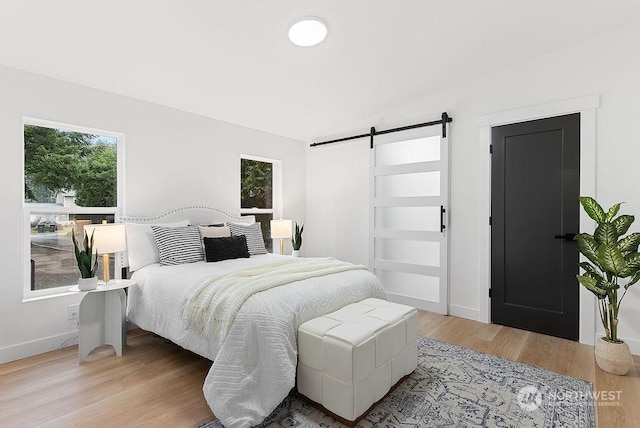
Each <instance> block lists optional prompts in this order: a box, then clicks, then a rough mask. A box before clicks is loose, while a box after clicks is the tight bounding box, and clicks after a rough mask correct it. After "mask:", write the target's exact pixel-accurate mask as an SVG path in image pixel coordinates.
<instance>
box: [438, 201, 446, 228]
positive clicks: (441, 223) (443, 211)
mask: <svg viewBox="0 0 640 428" xmlns="http://www.w3.org/2000/svg"><path fill="white" fill-rule="evenodd" d="M446 212H447V210H445V209H444V206H442V205H440V233H442V232H444V229H445V227H446V226H445V225H444V213H446Z"/></svg>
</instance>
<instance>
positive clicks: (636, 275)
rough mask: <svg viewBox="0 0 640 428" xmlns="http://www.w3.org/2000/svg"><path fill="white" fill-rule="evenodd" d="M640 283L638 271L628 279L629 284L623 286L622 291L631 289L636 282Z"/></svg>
mask: <svg viewBox="0 0 640 428" xmlns="http://www.w3.org/2000/svg"><path fill="white" fill-rule="evenodd" d="M638 281H640V271H639V272H636V273H635V274H634V275H633V276H632V277H631V278H630V279H629V282H627V284H626V285H625V286H624V289H625V290H626V289H627V288H629V287H631V286H632V285H633V284H635V283H636V282H638Z"/></svg>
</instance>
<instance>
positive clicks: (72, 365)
mask: <svg viewBox="0 0 640 428" xmlns="http://www.w3.org/2000/svg"><path fill="white" fill-rule="evenodd" d="M420 334H422V335H423V336H427V337H431V338H433V339H437V340H441V341H444V342H449V343H453V344H456V345H460V346H464V347H467V348H471V349H475V350H478V351H481V352H486V353H490V354H494V355H498V356H500V357H503V358H508V359H511V360H515V361H519V362H522V363H525V364H531V365H535V366H538V367H541V368H544V369H547V370H552V371H555V372H558V373H563V374H566V375H569V376H574V377H578V378H582V379H586V380H588V381H590V382H592V383H593V385H594V391H614V393H615V394H616V396H615V397H614V398H615V400H612V399H611V398H612V397H611V396H610V395H611V394H609V396H605V397H602V398H601V399H599V400H598V401H597V403H596V415H597V420H598V426H599V427H603V428H609V427H638V426H640V357H634V361H635V366H634V367H633V368H632V369H631V372H630V373H629V374H627V375H626V376H614V375H610V374H607V373H604V372H602V371H601V370H600V369H598V367H597V365H596V363H595V359H594V356H593V347H591V346H587V345H581V344H579V343H577V342H572V341H569V340H564V339H558V338H554V337H550V336H545V335H542V334H537V333H531V332H526V331H522V330H517V329H513V328H509V327H502V326H498V325H493V324H482V323H479V322H475V321H470V320H466V319H462V318H457V317H452V316H442V315H436V314H432V313H428V312H421V313H420ZM210 365H211V363H210V362H209V361H208V360H206V359H204V358H201V357H199V356H197V355H194V354H192V353H190V352H188V351H185V350H183V349H182V348H180V347H178V346H176V345H174V344H171V343H167V342H166V341H164V340H163V339H161V338H158V337H156V336H154V335H152V334H150V333H148V332H144V331H142V330H132V331H130V332H129V336H128V345H127V346H126V347H125V348H124V353H123V357H122V358H118V357H115V354H114V351H113V349H112V348H111V347H109V346H107V347H102V348H99V349H97V350H96V351H94V352H92V353H91V354H89V358H88V359H87V361H86V362H84V363H82V364H78V356H77V346H72V347H69V348H65V349H63V350H60V351H52V352H49V353H46V354H42V355H37V356H34V357H31V358H26V359H23V360H19V361H14V362H11V363H7V364H3V365H0V426H2V427H3V428H4V427H28V426H33V427H75V426H79V427H85V426H91V427H95V426H99V427H111V426H113V427H119V428H123V427H131V426H153V427H196V426H198V425H199V424H200V423H203V422H205V421H208V420H210V419H211V418H212V417H213V415H212V413H211V410H210V409H209V406H208V405H207V403H206V401H205V399H204V397H203V395H202V384H203V382H204V378H205V377H206V375H207V372H208V370H209V367H210ZM615 391H621V392H620V393H619V401H618V400H617V396H618V393H617V392H615ZM607 398H609V399H607ZM614 401H615V403H616V404H619V405H617V406H611V405H609V404H611V403H612V402H614Z"/></svg>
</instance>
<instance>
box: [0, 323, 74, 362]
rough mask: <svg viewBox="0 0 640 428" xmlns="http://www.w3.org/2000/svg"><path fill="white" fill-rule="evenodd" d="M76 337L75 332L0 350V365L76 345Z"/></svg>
mask: <svg viewBox="0 0 640 428" xmlns="http://www.w3.org/2000/svg"><path fill="white" fill-rule="evenodd" d="M78 335H79V333H78V331H77V330H76V331H70V332H68V333H63V334H59V335H56V336H49V337H45V338H44V339H37V340H32V341H30V342H24V343H19V344H17V345H11V346H6V347H4V348H0V364H4V363H8V362H10V361H15V360H20V359H22V358H27V357H32V356H34V355H38V354H44V353H45V352H49V351H55V350H57V349H61V348H63V347H67V346H72V345H76V344H77V343H78Z"/></svg>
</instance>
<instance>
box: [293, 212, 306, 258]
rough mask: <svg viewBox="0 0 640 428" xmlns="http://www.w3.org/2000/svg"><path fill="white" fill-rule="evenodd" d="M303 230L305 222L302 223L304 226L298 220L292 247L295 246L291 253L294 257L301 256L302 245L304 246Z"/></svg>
mask: <svg viewBox="0 0 640 428" xmlns="http://www.w3.org/2000/svg"><path fill="white" fill-rule="evenodd" d="M303 230H304V223H303V224H302V226H300V225H298V222H297V221H296V226H295V228H294V232H293V237H292V238H291V247H292V248H293V252H292V253H291V255H292V256H293V257H300V247H302V231H303Z"/></svg>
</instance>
